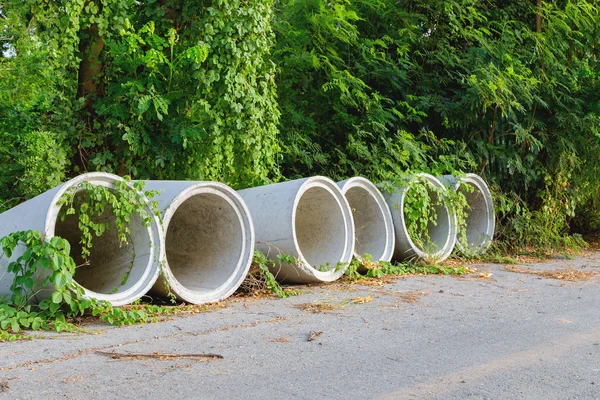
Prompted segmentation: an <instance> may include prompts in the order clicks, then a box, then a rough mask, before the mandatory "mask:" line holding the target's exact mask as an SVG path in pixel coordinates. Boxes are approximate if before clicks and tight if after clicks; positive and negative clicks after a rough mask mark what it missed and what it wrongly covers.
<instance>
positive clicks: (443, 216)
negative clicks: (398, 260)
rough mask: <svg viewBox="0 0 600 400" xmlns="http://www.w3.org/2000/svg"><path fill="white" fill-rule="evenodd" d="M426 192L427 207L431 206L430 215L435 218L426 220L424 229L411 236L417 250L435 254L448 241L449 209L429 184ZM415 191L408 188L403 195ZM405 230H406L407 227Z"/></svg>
mask: <svg viewBox="0 0 600 400" xmlns="http://www.w3.org/2000/svg"><path fill="white" fill-rule="evenodd" d="M426 189H427V194H428V195H429V198H430V199H431V203H430V205H429V207H431V210H430V215H435V219H434V220H431V219H429V220H428V221H427V229H426V230H424V231H423V230H421V229H418V230H417V236H416V237H411V238H410V239H411V240H412V242H413V244H414V245H415V246H417V248H418V249H419V250H421V251H422V252H424V253H427V254H435V253H437V252H439V251H441V250H443V249H444V248H445V246H446V245H447V243H448V238H449V236H450V235H451V227H450V214H449V210H448V208H447V207H446V205H445V204H444V203H443V201H442V200H441V199H440V198H439V195H438V193H437V192H436V191H435V190H434V189H433V187H432V186H431V184H427V185H426ZM414 194H415V191H413V190H410V189H409V190H408V191H407V192H406V194H405V196H410V195H414ZM403 212H404V213H405V214H404V218H405V221H406V220H407V215H406V209H405V208H404V210H403ZM406 228H407V231H408V227H406Z"/></svg>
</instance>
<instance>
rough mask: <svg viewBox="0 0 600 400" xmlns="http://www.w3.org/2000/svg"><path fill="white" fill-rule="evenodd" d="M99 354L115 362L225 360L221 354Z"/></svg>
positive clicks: (111, 352) (110, 352) (100, 352)
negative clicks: (136, 360)
mask: <svg viewBox="0 0 600 400" xmlns="http://www.w3.org/2000/svg"><path fill="white" fill-rule="evenodd" d="M96 353H98V354H102V355H105V356H108V357H110V358H113V359H115V360H119V359H122V358H129V359H146V358H152V359H156V360H178V359H182V358H190V359H193V360H198V359H200V360H204V359H223V356H222V355H220V354H214V353H200V354H165V353H150V354H140V353H137V354H136V353H117V352H114V351H96Z"/></svg>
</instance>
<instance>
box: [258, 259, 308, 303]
mask: <svg viewBox="0 0 600 400" xmlns="http://www.w3.org/2000/svg"><path fill="white" fill-rule="evenodd" d="M252 261H253V262H254V263H255V264H256V265H258V268H259V271H260V277H259V279H261V280H263V281H264V282H265V284H266V285H267V288H268V289H269V290H270V291H271V292H273V293H274V294H275V295H277V297H279V298H281V299H284V298H287V297H290V296H295V295H297V294H298V293H299V292H298V291H296V290H289V289H288V290H284V289H283V288H282V287H281V285H280V284H279V282H277V280H276V279H275V276H274V275H273V273H272V272H271V271H270V270H269V267H271V268H273V267H274V266H275V261H273V260H270V259H268V258H267V256H266V255H265V254H264V253H263V252H261V251H259V250H254V257H253V259H252ZM278 261H279V263H294V262H296V261H295V258H294V257H292V256H290V255H287V254H279V255H278Z"/></svg>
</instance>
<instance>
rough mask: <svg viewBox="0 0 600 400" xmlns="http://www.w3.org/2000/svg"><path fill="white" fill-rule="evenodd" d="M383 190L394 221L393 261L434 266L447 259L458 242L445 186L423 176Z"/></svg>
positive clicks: (414, 177) (425, 175)
mask: <svg viewBox="0 0 600 400" xmlns="http://www.w3.org/2000/svg"><path fill="white" fill-rule="evenodd" d="M383 191H384V193H385V198H386V201H387V203H388V206H389V209H390V212H391V213H392V219H393V221H394V230H395V234H396V247H395V250H394V259H396V260H406V259H410V258H420V259H423V260H426V261H428V262H432V263H435V262H441V261H443V260H445V259H446V258H448V256H450V254H451V253H452V250H453V249H454V245H455V243H456V215H455V213H454V212H453V210H452V208H451V207H450V206H449V204H448V202H447V199H446V187H445V186H444V185H443V184H442V183H441V182H440V181H439V180H438V179H436V178H435V177H434V176H432V175H429V174H424V173H421V174H416V175H414V176H412V177H411V178H409V179H407V180H405V181H404V182H403V183H401V184H400V185H391V184H389V185H387V187H385V188H383Z"/></svg>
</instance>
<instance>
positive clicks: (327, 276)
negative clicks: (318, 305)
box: [292, 176, 355, 282]
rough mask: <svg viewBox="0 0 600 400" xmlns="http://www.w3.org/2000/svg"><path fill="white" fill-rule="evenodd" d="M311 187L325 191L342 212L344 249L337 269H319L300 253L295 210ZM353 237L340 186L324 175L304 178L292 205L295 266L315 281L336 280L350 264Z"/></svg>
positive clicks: (348, 210) (351, 225) (347, 208)
mask: <svg viewBox="0 0 600 400" xmlns="http://www.w3.org/2000/svg"><path fill="white" fill-rule="evenodd" d="M312 188H321V189H324V190H325V191H327V192H328V193H329V194H330V195H331V196H332V197H333V198H334V200H335V202H336V204H337V205H338V207H339V209H340V211H341V213H342V220H343V222H344V227H343V228H344V229H343V230H344V232H345V238H344V250H343V252H342V257H341V259H340V260H339V262H340V263H343V264H344V265H343V266H342V267H341V268H339V269H338V270H337V271H336V268H332V269H330V270H329V271H319V270H317V269H316V268H314V267H313V266H312V265H310V263H309V262H308V261H307V260H306V258H305V257H304V255H303V254H302V250H301V248H300V244H299V243H298V237H297V234H296V212H297V209H298V204H299V203H300V199H301V198H302V195H303V194H304V193H306V192H307V191H308V190H309V189H312ZM354 237H355V234H354V221H353V219H352V210H351V209H350V205H349V204H348V200H346V197H345V196H344V195H343V194H342V192H341V190H340V188H339V187H338V186H337V185H336V183H335V182H334V181H332V180H331V179H329V178H326V177H324V176H312V177H310V178H306V180H305V181H304V182H303V183H302V185H301V186H300V188H299V189H298V191H297V192H296V196H295V198H294V206H293V207H292V238H293V241H294V246H295V247H296V251H297V254H298V260H299V261H300V262H299V263H298V265H297V268H299V269H300V270H301V271H302V272H303V273H305V274H307V275H309V276H311V277H312V278H314V279H315V280H316V281H320V282H333V281H335V280H337V279H338V278H340V277H341V276H342V275H343V274H344V273H345V272H346V269H347V268H348V266H349V265H350V262H351V261H352V257H353V256H354Z"/></svg>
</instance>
